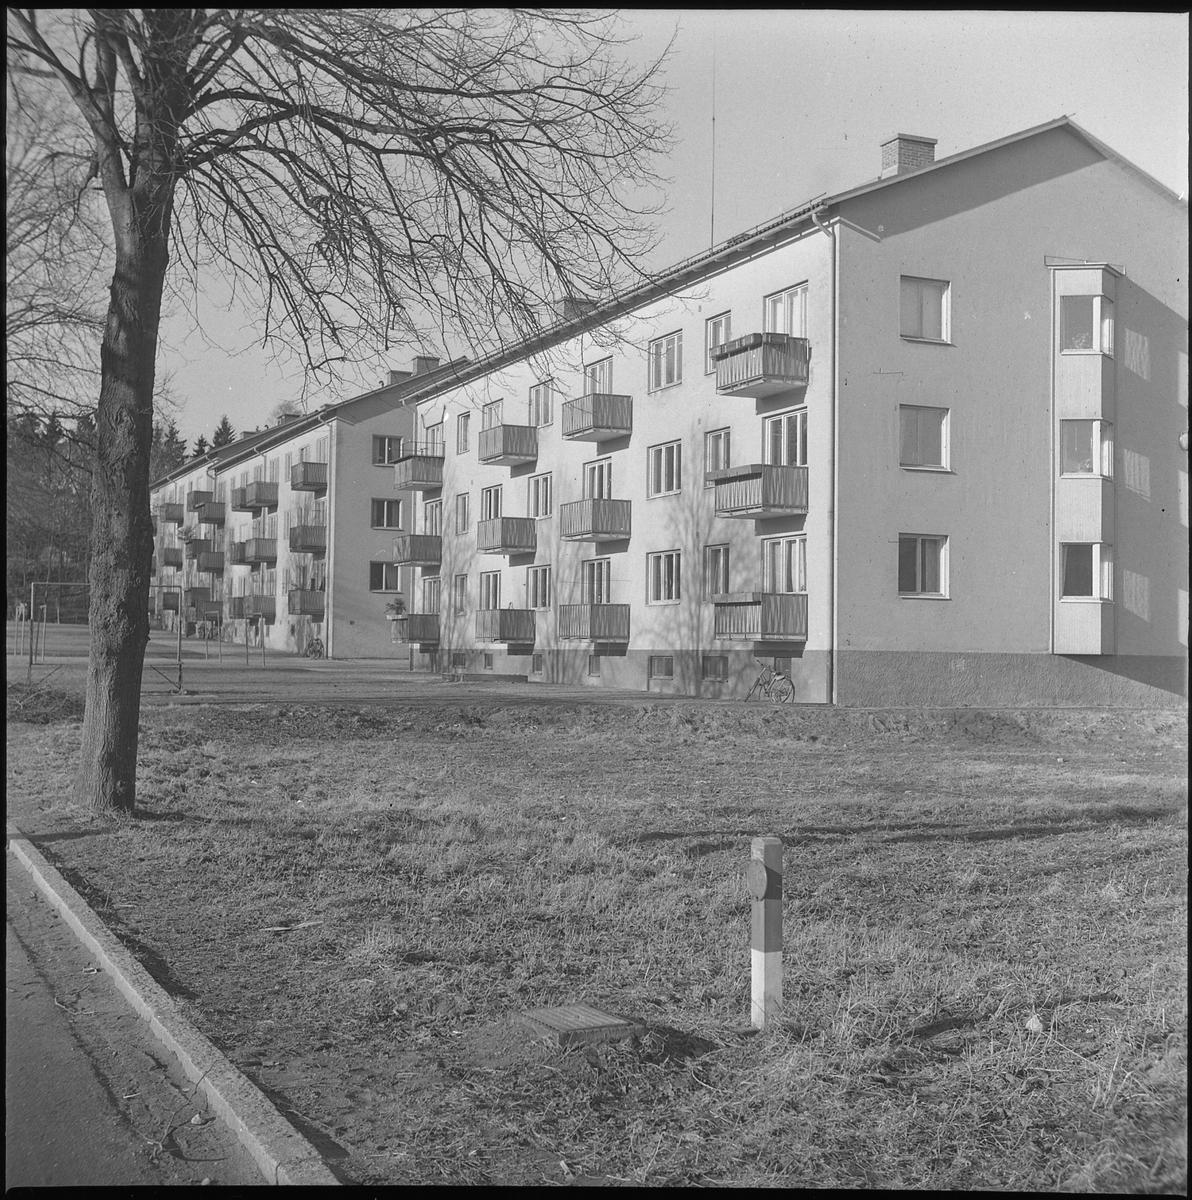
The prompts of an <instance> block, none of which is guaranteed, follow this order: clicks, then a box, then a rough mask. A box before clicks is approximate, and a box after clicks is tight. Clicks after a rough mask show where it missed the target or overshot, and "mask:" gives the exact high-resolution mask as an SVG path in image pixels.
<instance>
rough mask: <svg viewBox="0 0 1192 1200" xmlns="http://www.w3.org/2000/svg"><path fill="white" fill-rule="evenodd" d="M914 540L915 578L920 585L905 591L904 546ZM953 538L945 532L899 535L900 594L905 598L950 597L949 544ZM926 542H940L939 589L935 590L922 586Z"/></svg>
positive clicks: (936, 598)
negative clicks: (931, 590) (903, 578)
mask: <svg viewBox="0 0 1192 1200" xmlns="http://www.w3.org/2000/svg"><path fill="white" fill-rule="evenodd" d="M911 540H913V541H914V542H915V543H916V551H915V580H916V583H917V584H918V585H920V586H919V587H917V588H916V590H914V591H904V590H903V587H902V546H903V543H904V542H907V541H911ZM950 541H951V539H950V538H949V536H948V535H947V534H944V533H900V534H899V535H898V577H897V585H898V596H899V598H900V599H903V600H948V599H950V582H951V581H950V571H949V558H950V553H949V544H950ZM926 542H937V543H939V558H938V560H937V563H936V569H937V571H938V572H939V590H938V591H934V592H929V591H926V590H924V589H923V588H922V586H921V585H922V582H923V565H924V564H923V545H924V543H926Z"/></svg>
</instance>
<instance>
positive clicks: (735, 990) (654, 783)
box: [9, 704, 1187, 1191]
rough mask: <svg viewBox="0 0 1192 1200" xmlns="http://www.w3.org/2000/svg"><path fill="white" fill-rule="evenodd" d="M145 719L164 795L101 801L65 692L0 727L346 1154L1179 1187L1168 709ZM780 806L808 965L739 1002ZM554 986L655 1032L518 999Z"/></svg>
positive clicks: (251, 1055) (697, 1176) (393, 1175)
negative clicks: (539, 1017) (628, 1033)
mask: <svg viewBox="0 0 1192 1200" xmlns="http://www.w3.org/2000/svg"><path fill="white" fill-rule="evenodd" d="M143 724H144V728H143V732H142V762H141V800H142V803H143V806H144V812H143V814H142V815H141V816H140V818H139V819H137V820H135V821H132V822H126V823H122V824H116V825H112V826H110V827H104V828H94V827H92V826H90V825H89V823H88V822H87V821H86V820H85V819H82V818H80V816H79V814H76V813H74V812H73V811H72V810H70V809H69V807H68V806H66V805H64V804H63V803H62V802H61V801H60V800H59V799H58V797H59V796H60V795H61V794H62V793H61V791H60V790H59V789H60V784H61V780H62V779H63V778H65V776H66V775H67V774H68V764H69V757H70V754H71V751H72V747H73V744H74V740H75V739H76V737H77V732H76V731H75V730H74V729H72V728H71V727H70V726H67V725H57V726H50V727H48V728H29V727H26V726H13V727H11V728H10V741H9V762H10V772H12V771H17V772H20V774H19V776H17V777H16V780H15V781H16V782H17V783H19V784H20V787H19V789H18V790H19V792H20V794H21V795H22V797H23V801H22V803H23V809H22V812H21V813H20V818H21V819H22V820H23V821H24V823H25V825H26V828H27V829H28V830H30V831H31V832H35V833H36V836H35V840H36V841H37V842H38V843H39V844H40V845H41V847H42V849H43V850H44V852H46V853H47V855H49V856H50V857H52V858H54V859H56V860H57V861H58V863H59V865H60V866H61V867H63V868H64V869H65V871H66V873H67V874H68V875H69V876H70V877H71V878H72V879H73V880H74V881H75V882H76V884H77V885H78V886H80V887H81V889H82V890H84V891H85V892H86V894H87V895H88V896H89V898H90V899H91V900H92V902H93V903H95V904H96V906H97V908H99V910H100V911H101V913H102V914H103V915H104V917H105V919H107V920H108V921H109V922H110V923H111V924H112V925H113V927H115V928H116V929H117V930H118V932H119V933H120V934H121V936H123V937H124V938H125V939H126V941H128V943H129V944H130V945H131V946H132V947H133V948H134V950H136V951H137V953H138V954H140V956H141V957H142V960H143V961H144V962H145V963H146V965H147V966H148V967H149V968H150V969H151V970H152V971H154V973H155V974H157V975H158V977H159V978H160V979H161V980H162V981H163V982H164V983H166V984H167V986H169V987H171V988H172V989H173V990H174V991H175V992H176V993H177V994H179V995H181V996H183V997H184V998H186V999H187V1002H188V1005H189V1007H190V1009H191V1012H192V1016H193V1019H194V1020H195V1021H196V1023H198V1024H199V1025H200V1027H201V1028H203V1029H204V1030H205V1032H207V1033H208V1034H209V1035H210V1036H211V1037H212V1038H213V1039H214V1040H215V1041H216V1042H217V1043H218V1044H220V1045H221V1046H222V1047H223V1048H224V1049H225V1050H226V1051H227V1052H228V1053H229V1054H230V1055H231V1056H232V1057H233V1058H234V1059H235V1060H236V1061H238V1062H240V1063H241V1064H242V1065H243V1066H244V1069H245V1070H246V1071H247V1072H248V1073H249V1074H250V1075H251V1076H253V1077H254V1078H256V1079H257V1080H258V1081H259V1082H260V1083H261V1085H262V1087H264V1088H265V1089H266V1090H267V1091H268V1093H269V1094H270V1095H272V1096H273V1097H274V1098H275V1100H276V1101H277V1102H278V1103H279V1105H280V1106H281V1107H282V1109H283V1111H285V1112H287V1114H288V1115H290V1116H291V1119H293V1120H295V1122H296V1123H298V1124H299V1125H300V1127H302V1128H304V1129H305V1131H306V1132H308V1133H310V1134H311V1135H312V1136H314V1137H316V1139H317V1140H319V1142H320V1144H321V1146H322V1148H323V1149H324V1151H325V1153H327V1155H328V1156H329V1158H330V1160H331V1162H332V1163H333V1165H337V1167H338V1169H340V1170H341V1171H342V1173H343V1175H344V1177H345V1178H348V1179H351V1180H354V1181H357V1182H361V1183H368V1184H378V1185H379V1184H384V1183H398V1184H404V1183H426V1182H436V1181H452V1182H458V1183H465V1184H466V1183H486V1182H488V1183H507V1184H522V1185H526V1184H533V1183H541V1182H544V1181H553V1182H566V1181H572V1180H576V1181H580V1182H582V1181H585V1180H603V1179H607V1180H610V1181H612V1182H619V1181H620V1182H628V1183H636V1184H659V1185H663V1184H672V1185H673V1184H684V1183H689V1184H701V1185H706V1184H732V1185H767V1184H773V1185H782V1186H790V1185H799V1184H808V1185H821V1186H838V1187H844V1186H880V1187H902V1186H906V1187H928V1188H940V1189H952V1188H989V1187H996V1188H1006V1189H1015V1190H1038V1189H1052V1188H1059V1189H1068V1190H1079V1191H1086V1190H1104V1191H1115V1190H1135V1191H1136V1190H1143V1191H1171V1190H1181V1189H1182V1188H1183V1187H1184V1186H1185V1179H1186V1174H1185V1173H1186V1165H1185V1154H1186V1150H1185V1146H1186V1142H1185V1140H1184V1129H1185V1117H1186V1088H1185V1076H1186V1044H1187V999H1186V995H1187V993H1186V984H1185V969H1186V933H1185V921H1186V912H1185V908H1186V816H1185V813H1186V793H1185V783H1184V780H1185V774H1186V754H1185V753H1184V748H1183V738H1184V728H1185V723H1184V718H1183V717H1182V715H1178V714H1171V713H1168V714H1163V713H1152V714H1137V715H1134V716H1130V715H1123V714H1111V713H1105V714H1091V713H1084V714H1070V715H1064V714H1044V713H1035V714H1007V713H1000V714H987V713H986V714H983V713H972V712H966V713H958V714H948V713H918V714H916V713H849V712H818V711H814V710H805V709H803V710H791V711H787V712H780V711H776V710H770V709H756V708H748V709H747V708H744V707H743V706H733V705H700V704H692V705H689V706H687V705H676V706H670V707H666V708H662V707H658V708H653V707H649V706H643V707H640V708H626V709H609V708H597V707H591V708H589V707H584V706H582V705H572V706H567V707H563V708H549V707H547V706H545V705H544V706H541V707H522V708H519V709H516V710H502V709H499V708H496V707H495V706H491V705H490V706H486V705H482V704H475V705H460V706H456V707H454V708H443V707H440V708H438V709H435V710H428V709H419V708H415V707H412V706H411V707H408V708H399V709H396V710H392V711H382V710H379V709H376V710H367V709H366V710H362V711H358V712H354V711H350V710H324V711H317V712H316V711H311V710H303V709H301V708H293V707H289V708H267V707H261V706H256V707H245V708H243V709H240V710H228V709H223V710H220V709H215V708H191V709H186V710H159V711H155V712H146V714H145V716H144V719H143ZM12 782H13V780H12V779H11V778H10V796H12V795H13V794H14V789H13V788H12V786H11V783H12ZM10 807H11V804H10ZM79 834H82V835H83V836H79ZM757 834H778V835H780V836H782V838H783V840H784V843H785V845H786V858H785V869H786V881H785V882H786V895H787V901H786V906H785V924H786V937H785V963H786V1000H787V1003H786V1005H785V1008H784V1013H783V1017H782V1019H781V1021H780V1022H779V1023H778V1025H777V1027H776V1028H774V1029H773V1030H771V1031H769V1032H767V1033H766V1034H765V1035H763V1036H761V1037H758V1038H749V1039H746V1038H742V1037H739V1036H737V1035H736V1034H734V1033H733V1032H732V1030H733V1029H734V1027H737V1026H740V1025H741V1024H742V1023H743V1021H744V1020H746V1018H747V1014H748V989H749V978H748V966H749V957H748V937H749V933H748V918H749V901H748V897H747V894H746V892H745V889H744V887H743V883H742V872H743V868H744V865H745V863H746V861H747V858H748V853H749V839H750V838H751V837H753V836H755V835H757ZM298 926H301V927H300V928H295V927H298ZM278 927H289V928H291V931H290V932H268V930H270V929H277V928H278ZM568 1001H584V1002H587V1003H592V1004H596V1005H599V1006H603V1007H606V1008H608V1009H611V1010H612V1011H614V1012H622V1013H625V1014H626V1015H632V1016H635V1017H638V1018H640V1019H642V1020H643V1021H644V1022H645V1023H647V1024H648V1025H649V1026H650V1027H651V1032H650V1034H649V1035H648V1036H647V1037H645V1038H643V1039H641V1040H639V1041H636V1042H634V1043H625V1044H621V1045H605V1046H599V1047H592V1048H589V1049H587V1050H584V1051H572V1052H566V1053H563V1052H559V1051H557V1050H551V1049H549V1048H548V1047H545V1046H542V1045H539V1044H535V1043H531V1042H528V1041H526V1040H525V1038H524V1037H523V1036H521V1035H520V1034H518V1033H517V1032H516V1030H515V1027H514V1025H513V1024H512V1023H511V1021H510V1019H509V1018H510V1014H513V1013H516V1012H518V1011H520V1010H523V1009H526V1008H531V1007H537V1006H542V1005H550V1004H558V1003H564V1002H568ZM1032 1018H1038V1022H1039V1025H1038V1026H1035V1027H1036V1028H1039V1027H1040V1026H1041V1032H1032V1031H1031V1028H1029V1027H1028V1022H1032Z"/></svg>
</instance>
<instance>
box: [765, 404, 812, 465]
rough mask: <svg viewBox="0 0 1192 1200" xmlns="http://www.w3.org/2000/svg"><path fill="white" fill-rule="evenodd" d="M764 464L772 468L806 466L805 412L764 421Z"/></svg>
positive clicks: (802, 409) (785, 414)
mask: <svg viewBox="0 0 1192 1200" xmlns="http://www.w3.org/2000/svg"><path fill="white" fill-rule="evenodd" d="M765 457H766V462H767V463H768V464H769V465H770V466H772V467H805V466H806V465H807V410H806V409H805V408H800V409H798V410H796V411H795V412H788V413H782V414H781V415H780V416H777V417H768V418H767V419H766V445H765Z"/></svg>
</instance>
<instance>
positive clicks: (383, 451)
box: [319, 437, 402, 467]
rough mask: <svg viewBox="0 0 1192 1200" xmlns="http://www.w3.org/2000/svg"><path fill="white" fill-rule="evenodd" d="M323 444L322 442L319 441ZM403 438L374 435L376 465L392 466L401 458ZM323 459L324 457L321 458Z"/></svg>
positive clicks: (373, 445) (373, 448)
mask: <svg viewBox="0 0 1192 1200" xmlns="http://www.w3.org/2000/svg"><path fill="white" fill-rule="evenodd" d="M319 444H320V445H322V443H321V442H320V443H319ZM401 444H402V440H401V438H399V437H374V438H373V440H372V460H373V466H374V467H390V466H392V465H393V464H394V463H395V462H397V460H398V459H399V458H401ZM319 461H320V462H321V461H323V460H322V459H320V460H319Z"/></svg>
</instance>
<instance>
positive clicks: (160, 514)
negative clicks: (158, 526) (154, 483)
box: [157, 504, 186, 525]
mask: <svg viewBox="0 0 1192 1200" xmlns="http://www.w3.org/2000/svg"><path fill="white" fill-rule="evenodd" d="M157 519H158V520H159V521H160V522H161V523H162V524H163V525H181V524H182V523H183V521H185V520H186V514H185V512H184V511H183V509H182V505H181V504H159V505H158V506H157Z"/></svg>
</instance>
